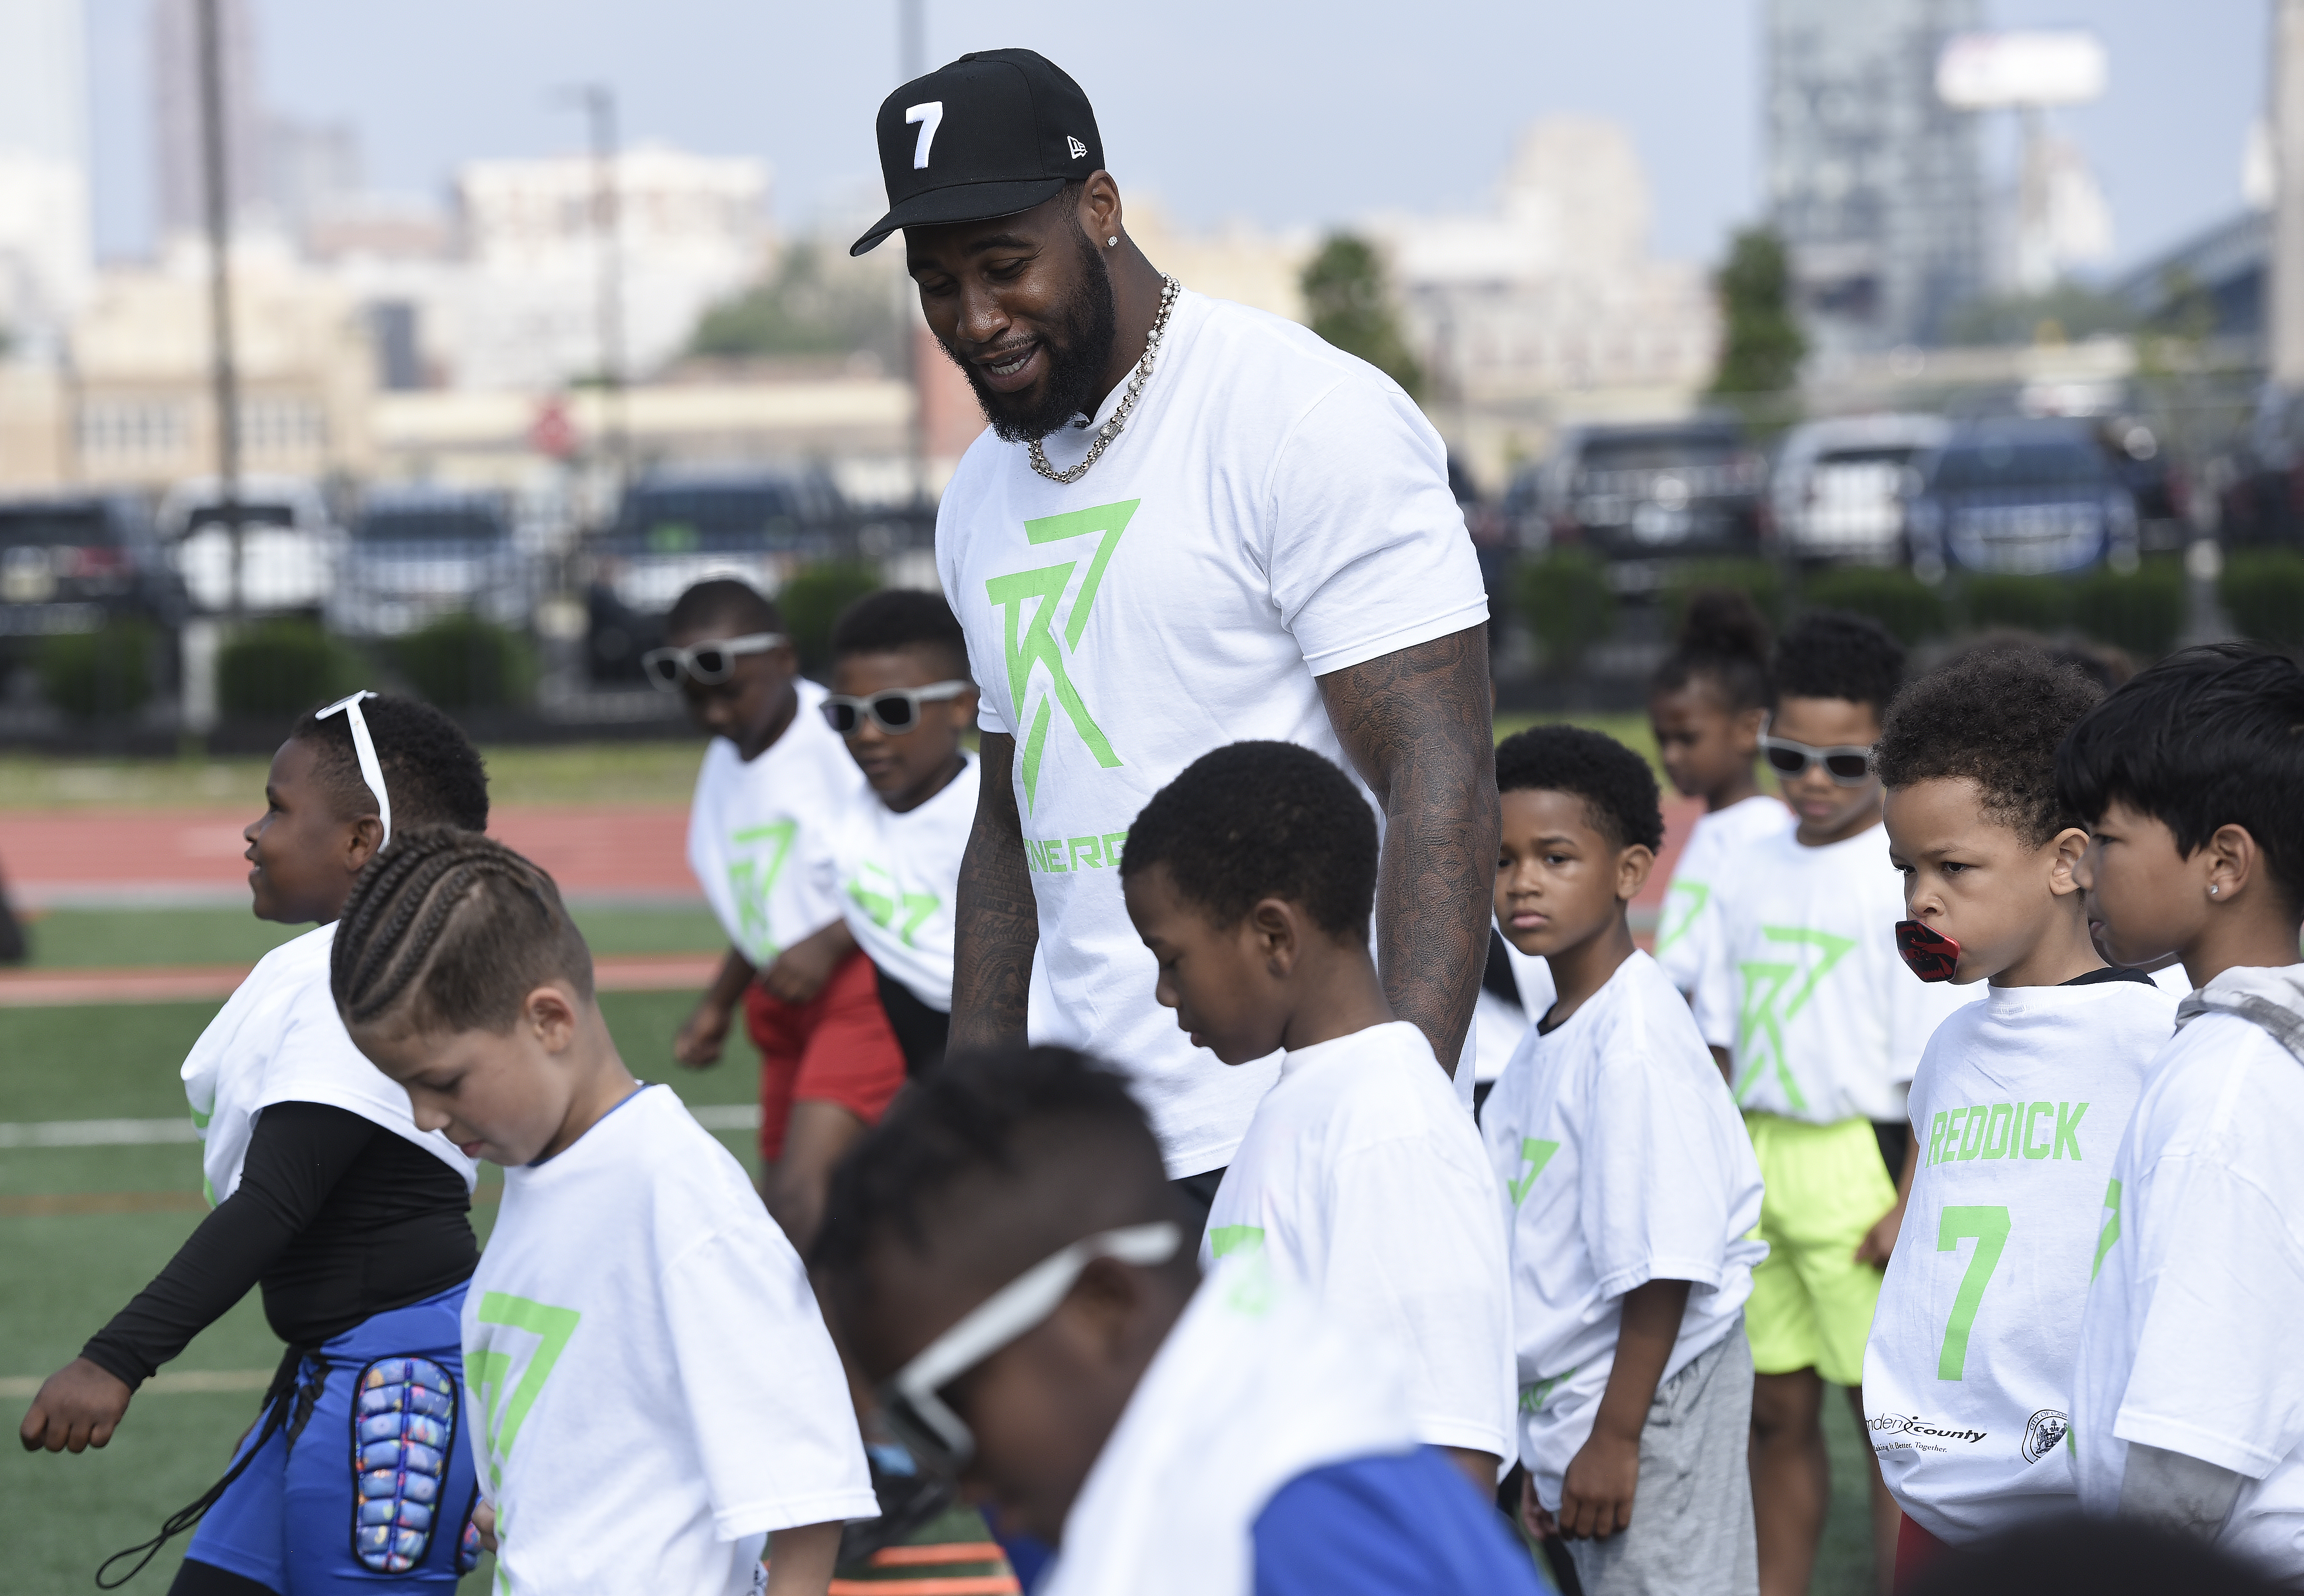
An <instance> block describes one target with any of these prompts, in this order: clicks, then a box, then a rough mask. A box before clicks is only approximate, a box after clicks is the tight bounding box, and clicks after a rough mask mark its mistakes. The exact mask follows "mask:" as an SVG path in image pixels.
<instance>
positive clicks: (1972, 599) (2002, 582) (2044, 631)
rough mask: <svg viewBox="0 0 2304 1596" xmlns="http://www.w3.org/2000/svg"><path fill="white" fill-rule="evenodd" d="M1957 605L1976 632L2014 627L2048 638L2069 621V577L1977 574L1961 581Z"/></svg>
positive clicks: (2070, 582) (2070, 616) (2070, 590)
mask: <svg viewBox="0 0 2304 1596" xmlns="http://www.w3.org/2000/svg"><path fill="white" fill-rule="evenodd" d="M1961 610H1962V611H1964V612H1966V614H1967V617H1968V624H1969V626H1970V627H1971V628H1973V629H1976V630H1978V631H1986V630H1989V629H1991V628H1993V627H1996V626H2006V627H2014V628H2016V629H2018V630H2020V631H2028V632H2037V633H2039V634H2040V635H2041V636H2042V637H2052V636H2054V634H2055V633H2057V632H2060V631H2063V629H2065V628H2066V627H2068V626H2070V625H2071V624H2072V579H2071V578H2070V577H2018V576H1992V575H1985V574H1979V575H1975V576H1970V577H1967V578H1963V579H1962V580H1961Z"/></svg>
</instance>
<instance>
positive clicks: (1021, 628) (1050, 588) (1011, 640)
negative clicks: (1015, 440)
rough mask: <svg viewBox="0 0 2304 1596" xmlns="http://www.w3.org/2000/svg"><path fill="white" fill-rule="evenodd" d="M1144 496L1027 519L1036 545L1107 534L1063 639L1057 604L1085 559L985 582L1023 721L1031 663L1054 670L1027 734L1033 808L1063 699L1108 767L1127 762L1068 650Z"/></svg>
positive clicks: (1075, 645)
mask: <svg viewBox="0 0 2304 1596" xmlns="http://www.w3.org/2000/svg"><path fill="white" fill-rule="evenodd" d="M1141 502H1143V501H1141V500H1140V499H1129V500H1126V501H1124V502H1122V503H1118V504H1099V505H1097V506H1096V507H1095V508H1094V509H1092V510H1075V511H1071V512H1070V513H1068V514H1065V515H1051V516H1044V517H1042V518H1041V519H1038V520H1032V521H1026V522H1025V523H1024V536H1026V537H1028V538H1029V539H1031V540H1032V542H1033V543H1035V544H1043V543H1057V542H1061V541H1062V540H1063V539H1065V538H1068V537H1085V536H1088V535H1089V534H1090V533H1098V534H1101V535H1102V541H1101V542H1099V543H1098V544H1097V546H1096V553H1094V554H1093V555H1091V556H1090V557H1089V559H1088V573H1087V575H1085V576H1083V577H1082V578H1080V591H1079V593H1078V594H1077V595H1074V597H1073V599H1072V610H1071V612H1070V613H1069V614H1067V615H1066V616H1065V617H1064V626H1063V642H1062V643H1061V644H1059V643H1058V642H1057V640H1056V630H1055V622H1056V607H1057V606H1058V605H1059V604H1062V603H1063V596H1064V590H1065V589H1066V588H1068V587H1071V586H1072V572H1073V570H1076V569H1077V568H1078V567H1079V564H1080V562H1079V561H1077V560H1067V561H1065V562H1063V563H1062V564H1060V565H1044V566H1041V567H1040V568H1039V569H1038V570H1020V571H1017V572H1015V573H1014V574H1013V575H1011V576H1004V577H994V578H991V579H989V580H988V581H987V582H986V583H985V584H984V590H985V592H986V593H987V594H988V595H990V596H991V599H992V602H993V603H994V604H996V605H998V606H999V607H1000V608H1001V609H1002V610H1003V611H1004V612H1005V613H1004V615H1003V616H1002V623H1003V634H1002V641H1003V652H1004V654H1005V656H1006V659H1007V662H1008V695H1009V697H1010V699H1011V700H1012V702H1013V704H1014V705H1015V711H1016V718H1017V719H1018V721H1019V722H1024V721H1025V720H1026V719H1027V717H1026V714H1025V709H1024V697H1025V692H1026V689H1027V688H1029V685H1030V683H1031V679H1032V671H1033V668H1034V667H1035V666H1038V667H1041V668H1043V669H1045V670H1046V671H1047V673H1048V686H1047V690H1046V693H1045V694H1044V695H1043V696H1042V697H1041V699H1040V702H1039V706H1038V708H1037V709H1035V710H1034V711H1032V712H1031V714H1030V716H1029V726H1028V728H1027V730H1025V732H1024V749H1023V758H1022V761H1021V765H1020V768H1021V771H1022V773H1023V777H1024V806H1025V807H1026V808H1028V809H1029V808H1031V807H1032V806H1033V805H1034V804H1035V802H1036V801H1037V800H1038V795H1039V787H1040V759H1041V756H1043V755H1044V754H1046V752H1047V747H1048V726H1049V722H1050V721H1051V720H1052V718H1053V717H1054V714H1055V709H1056V707H1057V706H1058V705H1061V706H1062V707H1063V712H1064V718H1065V719H1066V720H1067V721H1069V722H1071V723H1072V730H1073V732H1074V734H1075V735H1077V736H1078V737H1079V738H1080V742H1081V743H1082V744H1083V745H1084V746H1085V747H1087V748H1088V752H1089V753H1090V754H1092V755H1094V756H1096V762H1097V764H1100V765H1102V766H1104V767H1105V769H1106V770H1110V769H1112V768H1113V767H1114V766H1115V765H1117V764H1120V763H1121V759H1120V756H1119V755H1118V754H1115V753H1114V752H1113V748H1112V743H1111V741H1110V739H1107V738H1106V737H1105V735H1104V729H1103V728H1102V727H1100V726H1098V725H1097V723H1096V717H1095V716H1094V715H1092V714H1089V713H1088V704H1087V702H1086V700H1084V699H1082V698H1081V697H1080V689H1079V688H1077V687H1075V686H1074V685H1073V683H1072V672H1071V670H1070V669H1069V668H1068V667H1067V665H1066V663H1065V656H1066V655H1067V654H1074V653H1077V652H1078V651H1079V649H1080V636H1081V634H1082V633H1084V632H1085V631H1087V629H1088V614H1089V612H1091V611H1092V610H1093V609H1094V608H1095V607H1096V595H1097V589H1098V588H1099V587H1102V586H1103V585H1104V572H1105V567H1106V566H1108V565H1110V564H1111V563H1112V553H1113V551H1114V549H1116V548H1118V547H1119V546H1120V535H1121V534H1122V532H1124V531H1126V530H1127V529H1128V523H1129V520H1130V519H1131V518H1132V517H1133V516H1134V515H1135V514H1136V507H1137V505H1139V503H1141Z"/></svg>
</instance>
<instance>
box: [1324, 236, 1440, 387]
mask: <svg viewBox="0 0 2304 1596" xmlns="http://www.w3.org/2000/svg"><path fill="white" fill-rule="evenodd" d="M1298 282H1299V284H1300V286H1301V288H1302V289H1303V291H1304V305H1305V308H1307V309H1309V311H1310V312H1311V313H1312V331H1314V332H1315V333H1317V334H1319V335H1320V336H1321V337H1323V338H1325V339H1326V340H1327V341H1328V342H1330V343H1333V344H1334V345H1335V346H1336V347H1337V348H1338V349H1340V350H1343V351H1344V352H1345V353H1346V354H1348V355H1358V356H1359V357H1360V359H1363V360H1366V361H1367V362H1368V364H1369V365H1371V366H1373V367H1376V369H1377V370H1378V371H1381V372H1383V373H1384V374H1385V376H1388V377H1390V378H1391V379H1392V380H1393V382H1395V383H1398V384H1400V385H1401V387H1402V388H1403V389H1405V390H1406V391H1407V393H1408V396H1409V397H1410V399H1416V398H1419V397H1421V396H1422V394H1423V392H1424V368H1423V367H1421V366H1419V364H1417V360H1416V357H1415V356H1414V355H1412V354H1410V352H1409V349H1408V340H1407V339H1406V338H1405V337H1403V336H1402V334H1401V330H1400V318H1399V317H1398V315H1397V314H1396V313H1395V312H1394V310H1393V302H1392V285H1391V284H1390V283H1388V282H1387V281H1386V280H1385V269H1384V262H1383V260H1382V259H1381V258H1379V257H1378V256H1377V254H1376V249H1375V246H1373V245H1371V244H1370V243H1369V242H1368V241H1367V240H1366V239H1363V238H1360V237H1358V236H1356V235H1354V234H1352V233H1349V232H1334V233H1330V234H1329V235H1328V239H1327V241H1326V243H1324V244H1322V245H1321V246H1320V252H1319V253H1318V254H1317V255H1315V256H1314V257H1312V259H1311V262H1310V264H1309V265H1308V266H1305V268H1304V274H1303V276H1302V277H1301V278H1300V279H1299V280H1298Z"/></svg>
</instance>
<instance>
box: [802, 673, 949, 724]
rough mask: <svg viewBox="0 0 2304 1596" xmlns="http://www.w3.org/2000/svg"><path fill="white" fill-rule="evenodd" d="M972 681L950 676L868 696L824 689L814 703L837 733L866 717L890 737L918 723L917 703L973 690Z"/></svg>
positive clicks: (936, 701) (940, 701)
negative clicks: (817, 700) (922, 686)
mask: <svg viewBox="0 0 2304 1596" xmlns="http://www.w3.org/2000/svg"><path fill="white" fill-rule="evenodd" d="M975 688H976V684H975V683H974V682H972V681H963V680H957V679H955V680H950V681H932V682H930V683H928V686H926V687H924V688H889V689H888V690H887V691H885V692H884V693H874V694H872V695H871V696H869V697H863V698H851V697H848V696H847V695H846V694H844V693H826V695H825V697H824V702H823V703H822V704H820V705H817V707H818V708H819V709H821V710H822V711H823V712H824V720H825V723H826V725H828V726H830V727H831V728H832V729H833V730H834V731H837V732H838V733H840V735H841V736H843V737H846V736H847V735H848V734H849V733H850V732H851V731H854V730H857V729H858V728H859V727H860V726H862V725H863V724H864V722H865V721H866V720H870V721H871V722H872V724H874V725H875V726H877V727H878V728H879V729H880V730H883V731H885V732H887V733H888V734H889V735H890V736H892V737H901V736H902V735H903V734H904V733H905V732H907V731H910V730H911V729H912V728H913V727H915V726H917V725H919V723H920V705H923V704H941V703H943V702H944V700H945V699H947V698H957V697H960V696H961V694H962V693H968V692H973V691H974V690H975Z"/></svg>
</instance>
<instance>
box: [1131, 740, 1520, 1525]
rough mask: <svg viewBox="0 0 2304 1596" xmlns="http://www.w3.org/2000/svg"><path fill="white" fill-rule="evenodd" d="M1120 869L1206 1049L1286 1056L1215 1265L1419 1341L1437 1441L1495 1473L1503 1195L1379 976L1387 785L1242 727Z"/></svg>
mask: <svg viewBox="0 0 2304 1596" xmlns="http://www.w3.org/2000/svg"><path fill="white" fill-rule="evenodd" d="M1120 871H1121V890H1122V894H1123V895H1124V897H1125V898H1126V900H1127V904H1128V914H1129V917H1130V919H1131V920H1132V921H1134V922H1135V925H1136V929H1137V931H1138V933H1139V934H1140V935H1141V936H1142V937H1143V939H1144V945H1145V946H1146V947H1147V948H1148V949H1150V950H1151V952H1152V956H1153V958H1154V959H1155V960H1156V962H1157V966H1158V969H1157V975H1156V983H1157V984H1156V992H1157V995H1158V998H1159V1001H1161V1003H1163V1004H1164V1005H1165V1006H1166V1007H1168V1008H1171V1009H1174V1010H1175V1011H1176V1024H1177V1025H1178V1026H1180V1027H1181V1028H1182V1029H1183V1030H1184V1031H1185V1032H1186V1033H1188V1034H1190V1037H1191V1039H1192V1042H1193V1043H1194V1045H1196V1046H1199V1047H1205V1048H1207V1049H1208V1050H1209V1051H1212V1052H1214V1053H1215V1054H1216V1057H1217V1058H1218V1059H1221V1060H1223V1061H1224V1063H1226V1064H1245V1063H1248V1062H1250V1061H1251V1060H1259V1059H1265V1058H1268V1057H1270V1056H1271V1055H1272V1054H1273V1053H1274V1052H1275V1051H1281V1050H1284V1051H1285V1057H1284V1058H1283V1059H1282V1060H1281V1065H1280V1079H1279V1082H1278V1083H1277V1084H1276V1085H1274V1086H1273V1088H1272V1090H1271V1091H1270V1092H1269V1093H1267V1094H1266V1096H1265V1098H1264V1101H1263V1102H1260V1103H1259V1104H1258V1105H1257V1110H1256V1114H1255V1116H1254V1118H1252V1119H1250V1120H1249V1126H1248V1131H1247V1134H1246V1135H1245V1136H1243V1137H1242V1139H1241V1144H1240V1148H1239V1151H1238V1152H1237V1153H1234V1154H1233V1157H1232V1163H1231V1165H1230V1167H1228V1168H1227V1169H1226V1170H1224V1178H1223V1180H1222V1181H1221V1182H1220V1183H1219V1184H1218V1186H1217V1187H1216V1200H1215V1203H1213V1205H1212V1206H1211V1208H1210V1210H1209V1212H1208V1220H1207V1236H1206V1238H1205V1240H1204V1241H1203V1242H1202V1244H1201V1252H1202V1255H1203V1258H1204V1261H1205V1262H1208V1263H1214V1262H1215V1261H1216V1260H1217V1259H1219V1258H1223V1257H1225V1256H1228V1255H1230V1254H1235V1253H1242V1252H1249V1251H1254V1252H1259V1253H1261V1254H1263V1256H1264V1257H1265V1258H1266V1261H1267V1262H1269V1263H1270V1264H1271V1266H1272V1270H1273V1272H1274V1274H1275V1277H1277V1278H1278V1279H1280V1280H1281V1281H1283V1283H1285V1284H1288V1285H1291V1286H1294V1287H1297V1288H1301V1289H1303V1290H1304V1291H1306V1292H1307V1293H1309V1295H1311V1296H1313V1297H1315V1298H1316V1299H1317V1301H1318V1302H1319V1303H1320V1305H1321V1306H1322V1308H1323V1309H1324V1310H1325V1311H1326V1313H1328V1314H1330V1315H1331V1316H1332V1317H1334V1318H1335V1319H1336V1320H1338V1321H1340V1322H1343V1323H1345V1324H1347V1325H1349V1326H1350V1327H1351V1329H1352V1330H1353V1332H1354V1333H1355V1334H1357V1335H1360V1336H1361V1337H1363V1338H1367V1339H1368V1340H1370V1341H1372V1342H1375V1343H1376V1344H1379V1345H1384V1346H1390V1347H1398V1348H1400V1349H1402V1352H1403V1353H1404V1354H1406V1355H1408V1356H1409V1357H1410V1360H1411V1369H1412V1382H1411V1388H1410V1389H1411V1397H1412V1402H1413V1409H1414V1414H1415V1419H1416V1426H1417V1434H1418V1436H1419V1439H1421V1440H1424V1441H1426V1442H1427V1443H1428V1444H1430V1445H1434V1446H1439V1447H1445V1448H1448V1449H1449V1451H1450V1452H1451V1453H1452V1454H1453V1456H1454V1457H1455V1459H1456V1461H1457V1462H1458V1464H1459V1465H1461V1467H1462V1468H1463V1469H1464V1471H1465V1472H1466V1474H1469V1475H1470V1477H1471V1478H1472V1479H1474V1480H1475V1481H1478V1482H1480V1483H1481V1489H1482V1490H1483V1491H1484V1492H1487V1491H1490V1490H1493V1489H1494V1488H1495V1481H1496V1478H1497V1474H1498V1472H1499V1465H1500V1464H1501V1463H1502V1461H1503V1459H1504V1457H1506V1456H1507V1455H1508V1454H1509V1453H1510V1451H1511V1449H1512V1448H1511V1445H1510V1440H1509V1437H1510V1427H1511V1416H1512V1396H1513V1389H1514V1387H1513V1380H1512V1338H1511V1313H1510V1305H1509V1296H1508V1287H1507V1277H1506V1262H1505V1253H1504V1223H1503V1211H1502V1207H1501V1204H1500V1203H1499V1200H1498V1198H1497V1196H1496V1187H1495V1178H1494V1177H1493V1176H1492V1175H1491V1174H1490V1173H1489V1171H1488V1167H1487V1155H1486V1154H1485V1153H1483V1151H1482V1150H1481V1147H1480V1138H1479V1133H1478V1130H1476V1129H1475V1128H1474V1127H1473V1124H1472V1118H1471V1116H1470V1114H1469V1113H1468V1112H1466V1110H1465V1108H1464V1106H1463V1104H1462V1102H1461V1101H1460V1100H1459V1098H1458V1097H1457V1094H1456V1092H1455V1090H1454V1089H1453V1087H1452V1086H1451V1085H1450V1084H1449V1080H1448V1077H1447V1076H1446V1074H1445V1073H1444V1072H1443V1071H1442V1070H1441V1068H1440V1067H1439V1065H1438V1063H1437V1062H1436V1060H1434V1058H1433V1056H1432V1049H1431V1046H1430V1044H1429V1043H1427V1042H1426V1041H1425V1039H1424V1034H1423V1033H1422V1032H1421V1031H1419V1030H1418V1029H1417V1028H1416V1027H1415V1026H1412V1025H1410V1024H1408V1023H1407V1022H1405V1021H1402V1020H1395V1019H1394V1018H1393V1015H1392V1009H1391V1006H1390V1005H1389V1004H1388V1003H1387V1002H1386V1001H1385V995H1384V988H1383V986H1382V985H1381V984H1379V983H1378V981H1377V979H1376V961H1375V959H1374V958H1373V957H1372V956H1371V954H1370V953H1369V951H1368V917H1369V914H1370V911H1371V909H1372V908H1373V906H1374V904H1375V899H1376V816H1375V815H1374V814H1373V813H1372V812H1371V811H1370V809H1369V807H1368V801H1367V799H1365V798H1362V797H1361V796H1360V791H1359V790H1358V789H1357V788H1355V787H1354V786H1353V784H1352V782H1351V781H1350V779H1348V778H1347V777H1346V776H1345V775H1344V773H1343V772H1342V771H1341V770H1339V769H1337V768H1336V767H1335V766H1334V765H1333V764H1329V763H1328V762H1327V761H1326V759H1323V758H1321V757H1320V756H1318V755H1317V754H1315V753H1312V752H1311V751H1310V750H1309V749H1306V748H1301V747H1297V746H1296V745H1294V744H1292V743H1278V742H1250V743H1234V744H1232V745H1231V746H1230V747H1223V748H1218V749H1216V750H1215V751H1214V752H1212V753H1209V754H1205V755H1203V756H1200V757H1199V759H1196V760H1194V761H1193V762H1192V763H1191V764H1190V765H1188V766H1186V767H1185V769H1184V771H1183V773H1182V774H1181V775H1179V776H1178V777H1177V778H1176V779H1175V780H1174V781H1172V782H1170V783H1169V784H1168V785H1167V786H1166V787H1165V788H1163V789H1161V790H1160V791H1159V792H1158V793H1156V795H1154V797H1153V799H1152V801H1151V802H1150V803H1149V804H1147V805H1146V806H1144V812H1143V813H1142V814H1141V815H1138V816H1137V817H1136V823H1135V824H1134V825H1133V826H1131V828H1130V829H1129V832H1128V849H1127V851H1126V852H1125V853H1124V854H1123V855H1122V857H1121V866H1120Z"/></svg>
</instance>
